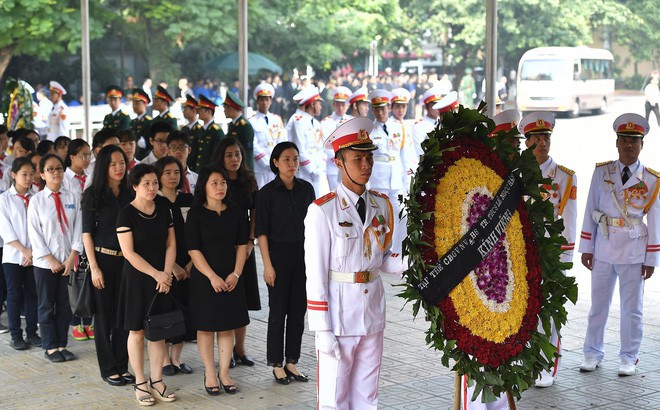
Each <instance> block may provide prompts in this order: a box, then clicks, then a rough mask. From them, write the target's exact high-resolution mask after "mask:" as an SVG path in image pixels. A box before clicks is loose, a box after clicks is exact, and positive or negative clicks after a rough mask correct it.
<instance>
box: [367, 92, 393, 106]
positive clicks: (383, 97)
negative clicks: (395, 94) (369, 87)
mask: <svg viewBox="0 0 660 410" xmlns="http://www.w3.org/2000/svg"><path fill="white" fill-rule="evenodd" d="M390 98H391V95H390V92H389V91H387V90H373V91H372V92H370V93H369V100H370V101H371V106H372V107H383V106H385V105H390Z"/></svg>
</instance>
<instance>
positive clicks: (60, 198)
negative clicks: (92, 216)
mask: <svg viewBox="0 0 660 410" xmlns="http://www.w3.org/2000/svg"><path fill="white" fill-rule="evenodd" d="M39 168H40V169H41V170H42V171H41V178H42V179H43V180H44V181H45V183H46V186H45V187H44V189H43V190H42V191H40V192H39V193H37V194H35V195H34V196H33V197H32V199H31V200H30V205H29V206H28V237H29V238H30V243H31V244H32V260H33V264H34V279H35V283H36V285H37V300H38V317H39V327H40V329H41V337H42V347H43V348H44V350H45V352H44V353H45V356H46V358H47V359H48V360H50V361H51V362H53V363H55V362H63V361H65V360H74V359H75V358H76V356H75V355H74V354H73V353H71V352H70V351H68V350H67V349H66V345H67V342H68V332H67V331H68V329H69V322H70V321H71V307H70V306H69V295H68V292H67V283H68V276H69V273H70V272H71V270H72V269H73V265H74V263H75V261H76V258H77V257H78V255H79V254H80V253H81V252H82V250H83V245H82V221H81V220H82V217H81V213H80V200H79V198H78V197H76V195H75V194H73V193H71V192H69V191H67V190H65V189H63V188H62V180H63V179H64V163H63V162H62V160H61V159H60V157H58V156H57V155H55V154H48V155H45V156H44V157H43V158H41V161H39Z"/></svg>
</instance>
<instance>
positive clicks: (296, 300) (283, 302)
mask: <svg viewBox="0 0 660 410" xmlns="http://www.w3.org/2000/svg"><path fill="white" fill-rule="evenodd" d="M268 248H269V251H270V259H271V262H272V263H273V267H274V268H275V275H276V276H275V286H273V287H270V286H269V287H268V306H269V308H270V311H269V314H268V335H267V339H266V358H267V360H268V365H269V366H273V365H276V364H277V365H281V364H282V363H283V362H284V357H286V362H287V363H297V362H298V359H300V345H301V343H302V335H303V331H304V330H305V311H306V310H307V291H306V290H305V284H306V282H307V276H306V275H305V253H304V247H303V242H300V243H281V242H280V243H277V242H274V241H269V242H268ZM285 332H286V347H285Z"/></svg>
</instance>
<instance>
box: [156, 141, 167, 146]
mask: <svg viewBox="0 0 660 410" xmlns="http://www.w3.org/2000/svg"><path fill="white" fill-rule="evenodd" d="M154 142H155V143H156V144H158V145H165V144H167V140H154Z"/></svg>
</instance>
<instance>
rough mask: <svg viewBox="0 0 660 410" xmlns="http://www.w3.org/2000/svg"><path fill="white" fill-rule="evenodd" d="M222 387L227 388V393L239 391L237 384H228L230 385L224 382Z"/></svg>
mask: <svg viewBox="0 0 660 410" xmlns="http://www.w3.org/2000/svg"><path fill="white" fill-rule="evenodd" d="M221 384H222V382H221ZM222 388H223V389H225V393H227V394H236V393H237V392H238V387H236V385H235V384H228V385H225V384H223V385H222Z"/></svg>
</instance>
